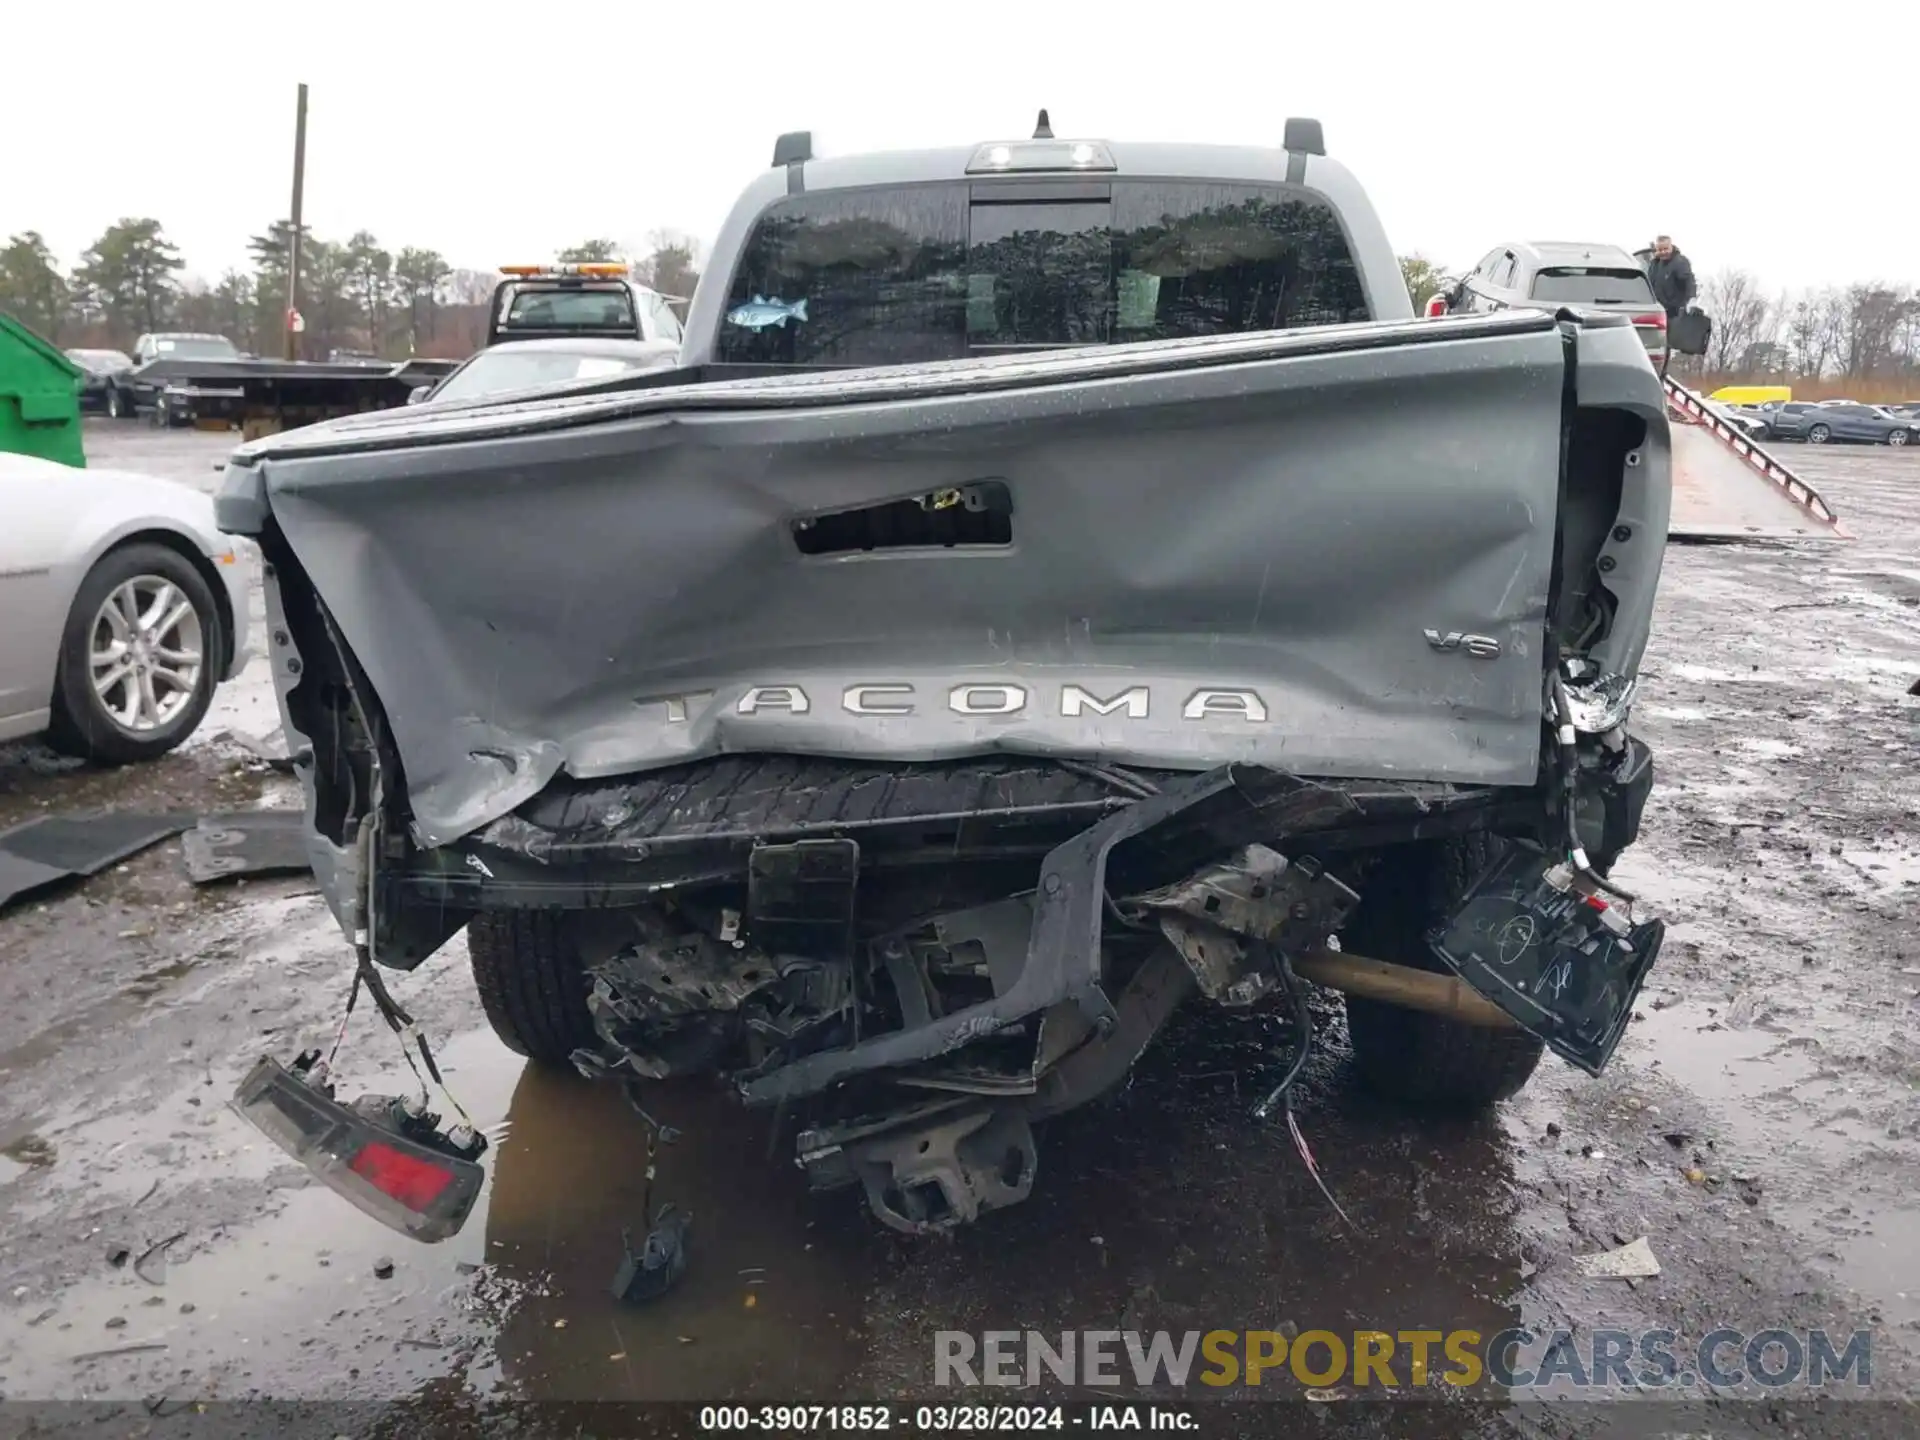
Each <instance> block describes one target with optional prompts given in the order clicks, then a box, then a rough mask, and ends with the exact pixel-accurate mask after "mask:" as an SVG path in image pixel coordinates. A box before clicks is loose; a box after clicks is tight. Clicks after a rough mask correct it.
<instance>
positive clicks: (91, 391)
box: [66, 350, 133, 415]
mask: <svg viewBox="0 0 1920 1440" xmlns="http://www.w3.org/2000/svg"><path fill="white" fill-rule="evenodd" d="M66 353H67V358H68V359H69V360H71V361H73V363H74V364H76V365H78V366H79V367H80V368H81V369H82V370H84V371H85V372H86V375H85V377H84V378H83V379H82V380H81V381H80V412H81V413H82V414H83V415H94V414H104V413H105V412H106V409H107V392H108V390H109V389H110V388H111V387H112V384H113V377H114V376H116V375H120V374H124V373H125V372H126V371H128V370H131V369H132V368H133V357H132V356H131V355H128V354H127V353H125V352H124V351H121V350H69V351H67V352H66Z"/></svg>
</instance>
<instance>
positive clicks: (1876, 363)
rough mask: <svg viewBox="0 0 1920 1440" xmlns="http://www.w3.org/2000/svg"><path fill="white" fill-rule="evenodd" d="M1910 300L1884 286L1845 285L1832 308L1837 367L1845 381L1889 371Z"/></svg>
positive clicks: (1911, 299)
mask: <svg viewBox="0 0 1920 1440" xmlns="http://www.w3.org/2000/svg"><path fill="white" fill-rule="evenodd" d="M1913 308H1914V299H1913V296H1912V295H1911V294H1908V293H1907V292H1905V291H1900V290H1895V289H1893V288H1892V287H1891V286H1888V285H1878V284H1875V285H1849V286H1848V287H1847V289H1846V292H1845V294H1844V295H1842V296H1840V297H1839V299H1838V302H1837V304H1836V306H1835V309H1836V312H1837V313H1836V320H1837V322H1838V323H1837V326H1836V328H1837V330H1838V335H1837V337H1836V339H1837V341H1838V344H1837V347H1836V348H1837V349H1838V350H1839V359H1840V367H1841V371H1842V373H1843V374H1845V375H1847V376H1849V377H1856V376H1863V375H1874V374H1878V373H1879V372H1880V371H1882V370H1886V369H1889V368H1891V364H1892V361H1893V356H1894V345H1895V341H1896V340H1897V338H1898V336H1899V334H1900V327H1901V324H1902V323H1903V322H1904V321H1905V320H1906V318H1907V316H1908V315H1909V314H1911V313H1912V311H1913Z"/></svg>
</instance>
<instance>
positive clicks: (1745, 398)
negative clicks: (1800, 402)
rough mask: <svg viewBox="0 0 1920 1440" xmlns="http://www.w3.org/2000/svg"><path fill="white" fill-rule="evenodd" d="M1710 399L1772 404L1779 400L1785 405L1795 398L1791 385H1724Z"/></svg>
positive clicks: (1734, 403)
mask: <svg viewBox="0 0 1920 1440" xmlns="http://www.w3.org/2000/svg"><path fill="white" fill-rule="evenodd" d="M1707 398H1708V399H1709V400H1718V401H1719V402H1720V403H1721V404H1722V405H1772V404H1774V403H1775V402H1778V403H1780V404H1782V405H1784V404H1785V403H1786V402H1787V401H1789V400H1791V399H1793V387H1792V386H1791V385H1722V386H1721V387H1720V388H1719V389H1718V390H1716V391H1714V392H1713V394H1711V395H1709V396H1708V397H1707Z"/></svg>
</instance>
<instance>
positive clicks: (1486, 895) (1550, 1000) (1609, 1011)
mask: <svg viewBox="0 0 1920 1440" xmlns="http://www.w3.org/2000/svg"><path fill="white" fill-rule="evenodd" d="M1666 933H1667V930H1666V924H1665V922H1663V921H1660V920H1648V921H1645V922H1643V923H1641V924H1635V923H1633V921H1632V920H1631V919H1630V918H1629V917H1628V915H1627V914H1626V912H1625V911H1623V910H1622V909H1621V908H1620V907H1618V906H1617V905H1615V904H1613V903H1612V902H1610V901H1609V900H1608V899H1607V897H1606V896H1604V895H1602V894H1598V893H1596V889H1595V887H1594V886H1593V885H1592V883H1591V882H1590V881H1588V880H1587V879H1586V878H1585V877H1584V876H1582V875H1581V874H1580V872H1579V871H1578V870H1577V869H1576V868H1575V867H1573V866H1572V865H1569V864H1566V863H1564V862H1561V861H1557V860H1555V859H1554V858H1553V857H1552V856H1551V855H1549V854H1547V853H1544V852H1543V851H1541V850H1539V849H1537V848H1535V847H1533V846H1530V845H1523V844H1519V843H1512V844H1510V845H1509V846H1508V849H1507V853H1506V854H1505V856H1504V857H1503V858H1502V859H1501V860H1500V861H1499V862H1498V863H1497V864H1495V865H1494V866H1493V867H1492V868H1491V869H1489V870H1488V871H1487V872H1486V873H1485V874H1484V875H1482V876H1481V877H1480V879H1479V881H1478V882H1476V883H1475V885H1474V886H1473V888H1472V890H1471V891H1469V892H1468V895H1467V898H1466V900H1465V902H1464V903H1463V904H1462V905H1461V906H1460V908H1459V909H1458V910H1457V911H1455V912H1454V914H1453V916H1452V918H1451V919H1450V920H1448V921H1447V922H1446V923H1445V924H1443V925H1441V926H1439V927H1437V928H1436V929H1435V930H1434V931H1433V932H1432V934H1431V935H1430V937H1429V940H1430V943H1431V944H1432V946H1433V951H1434V954H1435V955H1437V956H1439V958H1440V959H1441V960H1443V961H1445V962H1446V964H1447V966H1448V967H1449V968H1450V969H1452V970H1453V971H1454V972H1455V973H1456V974H1457V975H1459V976H1460V978H1461V979H1463V980H1465V981H1466V982H1467V983H1468V984H1469V985H1471V986H1473V988H1474V989H1475V990H1478V991H1479V992H1480V993H1481V994H1482V995H1484V996H1485V997H1486V998H1487V999H1489V1000H1491V1001H1492V1002H1493V1003H1494V1004H1495V1005H1498V1006H1499V1007H1500V1008H1501V1009H1502V1010H1504V1011H1506V1013H1507V1014H1508V1015H1510V1016H1512V1017H1513V1019H1514V1020H1515V1021H1516V1022H1518V1023H1519V1025H1520V1026H1521V1028H1522V1029H1525V1030H1529V1031H1531V1032H1532V1033H1533V1034H1535V1035H1538V1036H1539V1037H1540V1038H1541V1039H1542V1040H1544V1041H1546V1042H1547V1044H1548V1045H1549V1046H1551V1047H1552V1048H1553V1050H1554V1051H1555V1052H1556V1053H1558V1054H1559V1055H1560V1056H1561V1057H1562V1058H1563V1059H1565V1060H1568V1061H1570V1062H1571V1063H1572V1064H1574V1065H1576V1066H1578V1067H1579V1068H1580V1069H1582V1070H1584V1071H1586V1072H1587V1073H1588V1074H1589V1075H1598V1074H1599V1073H1600V1071H1601V1070H1602V1069H1603V1068H1604V1067H1605V1065H1606V1063H1607V1061H1608V1060H1609V1059H1610V1058H1611V1057H1612V1055H1613V1050H1614V1047H1615V1046H1616V1045H1618V1044H1619V1043H1620V1036H1621V1034H1622V1032H1623V1031H1625V1029H1626V1027H1627V1021H1628V1019H1629V1018H1630V1017H1631V1016H1632V1013H1633V1002H1634V999H1635V997H1637V996H1638V995H1639V993H1640V987H1641V985H1643V984H1644V983H1645V982H1646V978H1647V972H1648V971H1649V970H1651V969H1652V968H1653V962H1654V961H1655V960H1656V959H1657V958H1658V957H1659V954H1660V944H1661V942H1662V941H1663V940H1664V939H1665V938H1666Z"/></svg>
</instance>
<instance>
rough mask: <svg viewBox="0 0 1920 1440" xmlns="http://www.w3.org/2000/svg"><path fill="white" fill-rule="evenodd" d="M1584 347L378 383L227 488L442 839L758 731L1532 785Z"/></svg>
mask: <svg viewBox="0 0 1920 1440" xmlns="http://www.w3.org/2000/svg"><path fill="white" fill-rule="evenodd" d="M1568 350H1569V346H1568V344H1567V342H1566V340H1565V338H1564V336H1563V333H1562V331H1561V330H1560V328H1559V327H1558V326H1557V324H1556V322H1555V320H1554V317H1552V316H1550V315H1545V314H1535V313H1530V312H1529V313H1525V314H1520V315H1514V316H1508V317H1497V318H1495V319H1486V318H1480V319H1473V320H1460V321H1434V322H1424V323H1418V324H1411V325H1387V326H1378V325H1376V326H1358V327H1334V328H1330V329H1326V330H1322V331H1314V332H1292V333H1288V334H1281V335H1273V336H1258V337H1233V338H1232V340H1231V341H1208V342H1198V343H1193V342H1167V343H1162V344H1158V345H1134V346H1118V347H1111V348H1110V349H1108V350H1105V351H1101V352H1097V353H1096V352H1085V351H1079V352H1066V353H1061V354H1055V355H1049V356H1045V357H1041V358H1039V359H1034V358H1030V357H1028V358H1017V359H1015V360H1012V361H1005V360H998V361H985V362H965V363H962V364H958V365H946V366H927V367H918V368H916V369H910V370H890V371H869V372H856V373H852V374H847V373H842V374H839V375H829V376H819V375H813V376H804V377H797V378H796V379H794V380H791V381H788V380H774V381H758V382H733V383H725V384H708V385H696V386H689V387H685V388H683V389H679V390H673V389H660V390H645V389H636V390H635V391H633V392H631V393H627V394H611V395H608V394H600V395H596V396H592V397H586V398H579V397H576V398H574V399H571V400H560V401H549V402H546V403H544V404H532V403H530V404H525V405H518V406H511V405H509V406H502V407H499V409H498V410H495V411H487V410H480V411H466V412H461V413H458V414H453V415H449V416H447V417H443V418H440V419H435V418H434V417H429V416H424V415H420V416H396V417H394V418H393V419H392V420H390V421H388V420H384V419H383V420H382V423H381V424H378V425H375V424H371V423H369V422H367V421H365V420H362V421H361V422H359V423H358V424H357V425H356V426H353V427H345V428H342V429H340V430H339V431H337V432H334V431H330V430H329V427H324V426H323V427H315V428H314V429H313V430H312V431H308V432H297V433H296V434H293V435H288V436H282V437H278V440H279V442H280V443H276V444H274V445H272V446H270V447H267V448H264V449H262V450H260V451H259V452H258V453H256V454H253V455H248V453H247V452H244V451H243V452H242V454H241V455H240V456H239V457H236V461H237V463H236V465H235V466H234V467H233V469H232V471H231V472H230V476H229V481H228V485H229V493H228V495H227V496H223V500H222V504H223V517H224V518H223V523H229V521H230V519H231V517H233V516H235V515H239V514H241V512H242V510H243V509H244V508H245V507H244V506H243V505H242V504H241V502H240V501H239V500H238V499H236V498H235V497H237V496H239V495H241V494H242V492H248V493H251V495H252V496H253V503H255V504H258V503H260V502H264V504H265V505H266V506H267V507H268V508H270V511H271V516H272V519H273V521H274V522H275V523H276V524H277V526H278V529H279V531H280V533H281V535H282V536H283V537H284V540H285V543H286V545H287V546H288V547H289V548H290V550H291V552H292V554H293V555H294V556H296V557H297V559H298V561H299V565H300V567H301V569H302V570H303V571H304V573H305V576H306V577H307V578H308V579H309V580H310V582H311V584H312V586H313V587H314V589H315V590H316V591H317V592H318V594H319V596H320V598H321V599H322V600H323V601H324V603H325V605H326V607H327V609H328V611H329V612H330V613H331V615H332V617H333V619H334V620H335V622H336V623H337V625H338V629H339V633H340V635H341V637H342V638H343V639H344V640H345V642H346V644H347V646H348V647H349V648H350V649H351V651H352V652H353V654H354V656H355V657H356V658H357V660H358V662H359V664H360V665H361V667H363V669H364V671H365V673H366V675H367V677H368V679H369V680H370V682H371V685H372V688H373V690H374V691H375V693H376V695H377V697H378V699H379V702H380V704H381V707H382V709H383V710H384V712H385V715H386V717H387V721H388V723H389V724H390V726H391V730H392V734H393V738H394V741H395V743H396V745H397V750H398V755H399V758H400V760H401V762H402V765H403V768H404V771H405V776H406V783H407V791H408V796H407V798H408V801H409V803H410V806H411V810H412V814H413V817H414V821H415V825H416V829H417V832H418V836H419V838H420V839H421V840H422V841H423V842H424V843H427V844H430V845H437V844H444V843H446V842H448V841H450V840H453V839H455V838H457V837H459V836H461V835H464V834H467V833H470V832H472V831H473V830H475V829H476V828H478V827H479V826H482V825H484V824H486V823H487V822H489V821H491V820H493V819H496V818H498V817H499V816H501V815H504V814H506V813H507V812H508V811H510V810H511V809H513V808H514V807H515V806H517V805H519V804H520V803H521V802H523V801H525V800H526V799H528V798H529V797H531V796H532V795H534V794H535V793H537V792H538V791H539V790H540V789H541V788H542V787H543V786H545V785H546V784H547V782H548V781H549V780H550V779H552V778H553V777H554V776H555V775H556V774H557V773H559V772H561V771H562V770H563V769H564V770H566V771H568V772H570V773H572V774H574V775H576V776H579V777H583V778H593V777H596V776H607V775H614V774H620V773H625V772H633V771H641V770H646V769H651V768H657V767H661V766H666V765H671V764H674V763H677V762H681V761H685V760H687V759H690V758H695V757H699V756H705V755H712V754H717V753H722V752H728V751H774V752H783V753H789V754H821V755H841V756H852V757H861V756H885V757H887V758H889V759H896V760H900V759H905V760H912V759H928V760H932V759H943V758H952V757H958V756H963V755H970V754H980V753H987V752H994V751H1000V752H1014V753H1027V754H1037V755H1045V754H1056V753H1061V754H1083V755H1084V754H1089V753H1098V754H1100V755H1102V756H1105V757H1106V758H1109V759H1112V760H1116V761H1121V762H1129V763H1134V764H1141V765H1148V766H1163V767H1167V768H1172V769H1186V770H1203V769H1206V768H1208V767H1210V766H1213V765H1216V764H1219V763H1221V762H1223V761H1228V760H1245V761H1252V762H1258V763H1262V764H1268V765H1272V766H1274V767H1277V768H1281V769H1284V770H1286V771H1288V772H1290V773H1293V774H1297V775H1307V776H1312V775H1339V776H1348V777H1357V778H1369V777H1371V778H1401V779H1417V780H1444V781H1453V782H1460V783H1482V784H1521V785H1524V784H1530V783H1531V782H1532V781H1533V779H1534V776H1535V771H1536V757H1537V750H1538V745H1539V739H1540V684H1541V680H1540V677H1541V673H1542V657H1541V654H1540V645H1541V640H1542V635H1543V629H1544V624H1545V617H1546V611H1547V601H1548V589H1549V584H1550V576H1551V567H1552V564H1553V560H1554V534H1555V519H1556V507H1557V503H1558V498H1557V497H1558V487H1559V484H1560V469H1561V466H1560V446H1561V431H1562V406H1563V398H1564V394H1565V384H1566V375H1567V370H1566V367H1567V364H1568V361H1567V354H1568ZM1642 363H1643V362H1642ZM862 507H884V508H883V509H876V510H871V512H870V513H867V514H864V515H863V514H858V513H853V512H858V511H861V509H862ZM902 507H905V508H902ZM943 511H947V512H959V513H953V514H949V515H947V516H945V517H944V518H943V516H942V512H943ZM903 516H904V517H906V518H905V520H904V521H903V520H902V518H901V517H903ZM943 526H944V527H945V528H942V527H943ZM823 535H824V536H825V540H824V541H823V539H822V537H823ZM902 536H904V537H905V538H904V543H895V542H897V541H899V540H900V537H902ZM827 542H831V543H827ZM834 546H838V548H834Z"/></svg>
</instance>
